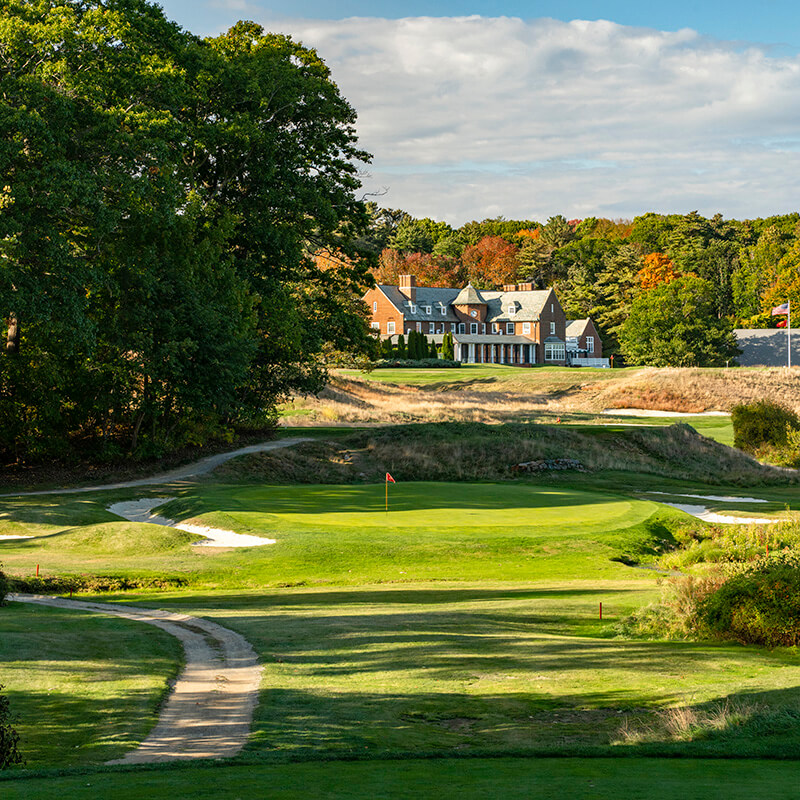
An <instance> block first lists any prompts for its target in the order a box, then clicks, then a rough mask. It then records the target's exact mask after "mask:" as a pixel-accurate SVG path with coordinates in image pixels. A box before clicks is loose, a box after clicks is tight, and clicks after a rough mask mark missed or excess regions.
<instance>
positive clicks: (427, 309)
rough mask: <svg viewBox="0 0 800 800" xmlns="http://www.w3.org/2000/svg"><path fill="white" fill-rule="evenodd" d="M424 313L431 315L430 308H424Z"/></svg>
mask: <svg viewBox="0 0 800 800" xmlns="http://www.w3.org/2000/svg"><path fill="white" fill-rule="evenodd" d="M425 313H426V314H430V313H431V307H430V306H425Z"/></svg>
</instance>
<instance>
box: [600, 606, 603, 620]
mask: <svg viewBox="0 0 800 800" xmlns="http://www.w3.org/2000/svg"><path fill="white" fill-rule="evenodd" d="M600 619H603V604H602V603H600Z"/></svg>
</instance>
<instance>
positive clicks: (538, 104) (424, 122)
mask: <svg viewBox="0 0 800 800" xmlns="http://www.w3.org/2000/svg"><path fill="white" fill-rule="evenodd" d="M266 26H267V27H268V28H273V29H276V28H279V29H282V30H284V31H286V32H289V33H291V34H292V35H293V36H294V37H295V38H297V39H300V40H301V41H303V42H304V43H305V44H307V45H309V46H313V47H316V48H317V49H318V51H319V52H320V54H321V55H322V57H323V58H324V59H325V60H326V61H327V63H328V64H329V65H330V67H331V69H332V71H333V75H334V79H335V80H336V81H337V83H338V84H339V86H340V88H341V90H342V93H343V94H344V96H345V97H347V98H348V100H349V101H350V102H351V103H352V104H353V106H354V107H355V108H356V110H357V111H358V114H359V124H358V130H359V134H360V139H361V144H362V146H364V147H365V148H366V149H367V150H369V151H371V152H372V153H373V154H374V163H373V164H372V165H371V167H370V168H369V173H370V175H371V177H370V178H368V179H367V180H366V181H365V188H367V189H376V188H380V187H382V186H386V187H388V188H389V193H388V194H387V195H386V196H385V197H384V198H383V199H382V200H381V202H382V203H383V204H384V205H389V206H392V207H400V208H404V209H406V210H408V211H410V212H412V213H413V214H415V215H419V216H423V215H429V216H433V217H436V218H440V219H447V220H448V221H450V222H454V223H461V222H464V221H466V220H468V219H472V218H483V217H485V216H490V215H496V214H503V215H505V216H507V217H515V218H517V217H531V218H535V219H546V218H547V217H548V216H550V215H551V214H556V213H564V214H565V215H567V216H569V217H581V216H586V215H589V214H595V215H597V216H601V215H602V216H612V217H613V216H631V215H634V214H637V213H641V212H643V211H647V210H656V211H681V212H682V211H690V210H692V209H694V208H697V209H699V210H700V211H701V213H706V214H713V213H716V212H718V211H719V212H722V213H723V214H725V215H726V216H737V217H748V216H749V217H753V216H759V215H766V214H770V213H778V212H785V211H789V210H794V209H795V208H796V203H797V196H796V195H797V192H796V179H795V175H797V174H798V167H800V146H798V141H799V140H800V104H798V103H797V101H796V98H797V97H798V91H799V90H800V58H797V57H788V58H773V57H770V56H769V55H768V54H767V53H766V52H765V51H764V50H762V49H759V48H758V47H749V48H742V47H741V46H739V45H735V44H733V43H725V42H718V41H712V40H709V39H705V38H702V37H700V36H699V35H698V34H696V33H694V32H693V31H690V30H682V31H678V32H672V33H667V32H661V31H654V30H647V29H638V28H629V27H624V26H621V25H617V24H615V23H612V22H605V21H599V22H585V21H573V22H570V23H564V22H558V21H555V20H548V19H543V20H536V21H533V22H523V21H522V20H519V19H512V18H497V19H486V18H481V17H463V18H428V17H419V18H410V19H400V20H385V19H375V18H363V19H362V18H354V19H347V20H337V21H308V20H305V21H295V22H290V23H286V22H285V23H282V24H281V25H279V26H275V25H274V24H270V23H266Z"/></svg>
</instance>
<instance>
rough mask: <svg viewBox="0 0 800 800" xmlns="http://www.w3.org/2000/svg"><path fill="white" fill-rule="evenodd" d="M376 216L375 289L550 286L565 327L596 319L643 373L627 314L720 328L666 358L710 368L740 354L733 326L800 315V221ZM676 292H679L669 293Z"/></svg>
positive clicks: (383, 212)
mask: <svg viewBox="0 0 800 800" xmlns="http://www.w3.org/2000/svg"><path fill="white" fill-rule="evenodd" d="M369 211H370V216H371V222H370V229H369V233H368V234H367V236H365V237H364V239H363V242H362V243H363V244H364V245H365V247H367V248H370V249H371V250H372V251H373V252H374V253H375V255H376V256H377V258H378V265H377V267H376V268H375V270H374V274H375V277H376V279H377V280H378V282H379V283H396V282H397V276H398V275H401V274H404V273H412V274H415V275H417V277H418V279H419V282H420V283H422V284H426V285H430V286H461V285H463V284H465V283H466V282H467V281H472V283H473V284H474V285H476V286H478V287H479V288H493V287H497V286H500V285H502V284H504V283H515V282H520V281H525V282H532V283H533V284H534V285H535V286H536V287H537V288H546V287H549V286H553V287H555V289H556V291H557V293H558V296H559V298H560V299H561V301H562V303H563V304H564V310H565V311H566V313H567V316H568V317H570V318H583V317H586V316H591V317H592V318H593V319H594V321H595V323H596V324H597V325H598V326H599V328H600V330H601V334H602V335H603V338H604V342H605V349H606V351H607V352H620V351H622V352H623V353H624V354H626V355H627V356H628V357H629V360H631V361H633V362H636V363H644V362H642V358H643V357H644V355H643V353H641V352H633V350H632V349H631V347H630V346H626V345H625V342H626V339H627V340H628V342H629V343H632V341H633V339H634V338H635V336H637V335H638V334H639V333H644V331H639V330H634V329H632V326H629V327H628V330H627V332H626V331H625V330H624V329H623V326H624V324H625V323H626V321H627V320H628V319H629V318H630V316H631V312H632V310H633V311H635V312H637V317H641V316H646V315H649V314H650V313H651V312H654V311H656V312H657V311H658V309H657V308H653V306H664V304H665V303H666V305H667V306H669V307H670V308H669V309H666V310H664V312H663V313H665V314H678V315H681V314H685V315H687V316H692V315H693V317H694V321H695V322H698V323H700V324H699V325H698V330H697V331H696V333H698V334H699V335H701V334H702V330H703V329H704V328H706V327H707V326H708V325H711V326H712V327H714V328H715V330H716V331H717V335H716V339H715V342H713V343H711V344H709V343H708V342H706V343H703V344H702V346H698V348H696V349H691V348H690V350H689V351H687V350H686V349H685V348H684V349H683V351H682V352H681V353H674V352H673V353H665V354H663V357H660V360H662V361H663V360H664V359H667V361H671V362H672V363H676V364H680V363H691V361H692V359H694V360H695V362H696V363H698V364H700V365H703V364H707V363H711V362H716V363H720V362H721V361H724V360H725V359H728V358H730V357H731V356H732V355H735V352H734V351H735V348H732V345H731V338H730V336H729V335H728V334H729V332H730V329H731V328H732V327H752V328H760V327H770V326H773V325H775V324H776V322H777V319H776V318H774V317H771V316H770V313H769V312H770V309H771V308H772V307H773V306H775V305H779V304H780V303H783V302H785V301H786V300H787V299H791V300H792V301H793V302H796V303H797V307H798V308H800V269H798V268H799V267H800V214H796V213H794V214H787V215H784V216H775V217H769V218H766V219H754V220H745V221H741V222H740V221H737V220H725V219H723V218H722V217H721V216H720V215H717V216H714V217H713V218H711V219H707V218H705V217H702V216H700V215H699V214H698V213H697V212H692V213H690V214H668V215H661V214H653V213H648V214H644V215H642V216H639V217H636V218H635V219H633V220H632V221H631V220H609V219H597V218H594V217H590V218H587V219H583V220H567V219H565V218H564V217H563V216H554V217H551V218H550V219H549V220H547V222H537V221H534V220H518V221H513V220H504V219H491V220H484V221H483V222H470V223H468V224H466V225H463V226H462V227H460V228H452V227H451V226H449V225H448V224H447V223H444V222H435V221H433V220H431V219H415V218H413V217H412V216H411V215H409V214H407V213H405V212H403V211H398V210H392V209H381V208H379V207H378V206H376V205H375V204H371V205H370V208H369ZM675 281H679V283H678V284H677V285H676V286H675V287H673V289H672V290H669V291H667V290H666V289H665V288H664V287H665V286H666V285H667V284H670V283H672V282H675ZM657 289H658V290H659V291H658V293H656V295H655V296H653V295H652V294H651V293H652V292H653V291H654V290H657ZM698 292H699V295H700V298H701V302H700V304H699V305H700V306H701V308H699V309H697V310H696V311H695V312H692V311H691V309H690V308H689V305H690V304H687V302H685V301H686V300H687V299H688V298H689V296H690V295H691V294H692V293H695V294H696V293H698ZM706 300H710V302H706ZM635 304H636V308H634V305H635ZM714 320H717V323H714ZM673 322H674V323H677V322H678V319H673ZM667 327H669V326H667ZM704 348H705V349H704ZM709 348H710V350H709ZM644 349H645V350H647V351H648V352H649V351H650V350H651V348H649V347H647V348H644ZM709 353H711V354H712V355H713V357H711V356H710V355H709Z"/></svg>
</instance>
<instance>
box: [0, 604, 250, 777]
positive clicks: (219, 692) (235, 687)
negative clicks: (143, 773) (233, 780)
mask: <svg viewBox="0 0 800 800" xmlns="http://www.w3.org/2000/svg"><path fill="white" fill-rule="evenodd" d="M8 599H9V600H16V601H18V602H22V603H38V604H40V605H45V606H55V607H56V608H68V609H74V610H79V611H91V612H94V613H97V614H108V615H110V616H114V617H123V618H125V619H131V620H135V621H137V622H145V623H147V624H148V625H155V626H156V627H158V628H161V629H162V630H164V631H166V632H167V633H169V634H171V635H172V636H175V637H177V638H178V639H179V640H180V642H181V644H182V645H183V649H184V653H185V655H186V666H185V667H184V669H183V671H182V672H181V674H180V676H179V677H178V679H177V681H176V683H175V686H174V687H173V689H172V691H171V692H170V694H169V696H168V697H167V700H166V702H165V703H164V705H163V707H162V709H161V713H160V715H159V718H158V722H157V723H156V726H155V727H154V728H153V730H152V731H150V734H149V735H148V737H147V738H146V739H145V740H144V741H143V742H142V743H141V744H140V745H139V747H137V748H136V749H135V750H131V751H130V752H129V753H127V754H126V755H125V756H124V757H123V758H120V759H115V760H114V761H109V762H108V763H109V764H147V763H157V762H162V761H178V760H185V759H193V758H230V757H232V756H235V755H236V754H237V753H238V752H239V751H240V750H241V749H242V747H244V744H245V742H246V741H247V737H248V735H249V733H250V725H251V723H252V721H253V711H254V709H255V707H256V703H257V702H258V690H259V685H260V682H261V665H260V664H259V663H258V659H257V657H256V654H255V652H254V650H253V648H252V646H251V645H250V643H249V642H248V641H247V639H245V638H244V637H243V636H241V635H239V634H238V633H235V632H234V631H232V630H229V629H228V628H224V627H223V626H222V625H218V624H217V623H215V622H211V621H210V620H207V619H202V618H200V617H192V616H189V615H188V614H178V613H175V612H172V611H162V610H159V609H153V608H139V607H131V606H125V605H119V604H115V603H93V602H88V601H84V600H67V599H65V598H61V597H46V596H42V595H27V594H11V595H9V597H8Z"/></svg>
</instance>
